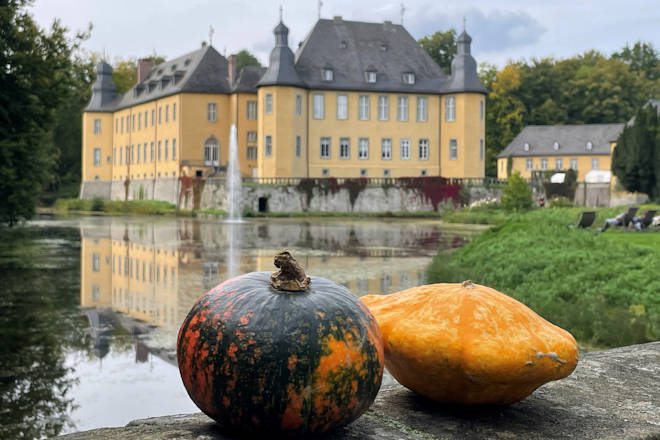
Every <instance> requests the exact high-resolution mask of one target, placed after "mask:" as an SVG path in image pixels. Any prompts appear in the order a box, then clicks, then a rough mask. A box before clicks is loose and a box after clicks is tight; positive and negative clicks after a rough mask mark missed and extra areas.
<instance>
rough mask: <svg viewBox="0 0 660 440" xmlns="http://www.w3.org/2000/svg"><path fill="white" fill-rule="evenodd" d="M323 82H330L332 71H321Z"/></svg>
mask: <svg viewBox="0 0 660 440" xmlns="http://www.w3.org/2000/svg"><path fill="white" fill-rule="evenodd" d="M322 77H323V81H332V80H333V78H334V71H333V70H332V69H323V70H322Z"/></svg>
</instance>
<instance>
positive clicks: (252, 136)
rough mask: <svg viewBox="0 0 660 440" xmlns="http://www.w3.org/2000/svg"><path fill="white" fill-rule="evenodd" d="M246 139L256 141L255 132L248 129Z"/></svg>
mask: <svg viewBox="0 0 660 440" xmlns="http://www.w3.org/2000/svg"><path fill="white" fill-rule="evenodd" d="M246 136H247V141H248V143H251V144H253V143H256V142H257V132H256V131H254V130H250V131H248V132H247V135H246Z"/></svg>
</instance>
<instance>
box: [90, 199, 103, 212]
mask: <svg viewBox="0 0 660 440" xmlns="http://www.w3.org/2000/svg"><path fill="white" fill-rule="evenodd" d="M91 210H92V211H96V212H101V211H103V199H102V198H100V197H94V198H93V199H92V206H91Z"/></svg>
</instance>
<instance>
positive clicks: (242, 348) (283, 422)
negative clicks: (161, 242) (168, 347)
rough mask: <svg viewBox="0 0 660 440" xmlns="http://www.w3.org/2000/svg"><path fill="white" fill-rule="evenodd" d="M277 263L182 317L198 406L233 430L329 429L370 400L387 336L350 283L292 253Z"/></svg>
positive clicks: (187, 370)
mask: <svg viewBox="0 0 660 440" xmlns="http://www.w3.org/2000/svg"><path fill="white" fill-rule="evenodd" d="M275 261H276V263H275V264H276V266H277V267H279V268H280V270H279V271H278V272H276V273H273V274H271V273H270V272H252V273H249V274H246V275H242V276H239V277H236V278H232V279H230V280H227V281H225V282H223V283H222V284H220V285H218V286H217V287H216V288H214V289H213V290H211V291H210V292H208V293H207V294H206V295H204V296H203V297H202V298H201V299H200V300H199V301H198V302H197V303H196V304H195V305H194V306H193V308H192V309H191V310H190V312H189V313H188V316H187V317H186V319H185V320H184V322H183V324H182V325H181V329H180V330H179V336H178V341H177V359H178V363H179V371H180V372H181V378H182V379H183V383H184V385H185V387H186V390H187V391H188V394H189V395H190V397H191V398H192V400H193V401H194V402H195V404H196V405H197V406H198V407H199V408H200V409H201V410H202V411H203V412H204V413H206V414H207V415H208V416H210V417H212V418H213V419H215V420H216V421H217V422H218V423H220V425H222V426H223V427H224V428H226V429H227V430H229V431H238V432H243V433H246V432H247V433H259V432H270V433H272V432H280V433H283V434H287V435H303V434H310V433H322V432H326V431H328V430H330V429H333V428H336V427H338V426H343V425H346V424H348V423H350V422H352V421H353V420H355V419H356V418H358V417H359V416H360V415H361V414H362V413H364V412H365V411H366V410H367V408H369V406H370V405H371V404H372V402H373V400H374V399H375V398H376V394H377V393H378V389H379V388H380V383H381V380H382V375H383V365H384V355H383V342H382V337H381V333H380V329H379V328H378V324H377V323H376V320H375V319H374V317H373V316H372V314H371V313H370V312H369V310H368V309H367V308H366V307H365V306H364V305H363V304H362V303H361V302H360V301H359V300H358V299H357V297H355V296H354V295H353V294H352V293H351V292H349V291H348V290H347V289H346V288H344V287H343V286H340V285H338V284H336V283H334V282H332V281H330V280H327V279H324V278H318V277H307V276H306V275H305V274H304V272H303V271H302V268H301V267H300V266H299V265H298V264H297V263H296V261H295V259H293V257H291V255H290V254H289V253H288V252H287V251H284V252H281V253H279V254H278V255H277V256H276V259H275Z"/></svg>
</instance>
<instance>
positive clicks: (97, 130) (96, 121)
mask: <svg viewBox="0 0 660 440" xmlns="http://www.w3.org/2000/svg"><path fill="white" fill-rule="evenodd" d="M94 134H101V119H99V118H96V119H94Z"/></svg>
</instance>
